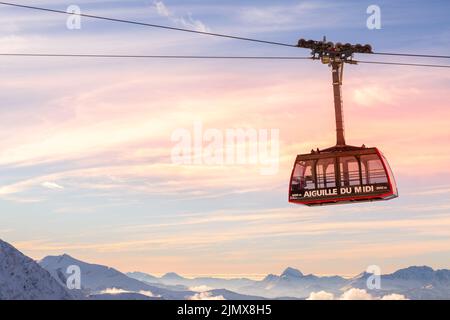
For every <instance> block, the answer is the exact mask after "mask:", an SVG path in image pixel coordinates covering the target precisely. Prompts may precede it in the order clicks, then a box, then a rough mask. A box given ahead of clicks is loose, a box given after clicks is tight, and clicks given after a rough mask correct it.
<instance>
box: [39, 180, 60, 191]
mask: <svg viewBox="0 0 450 320" xmlns="http://www.w3.org/2000/svg"><path fill="white" fill-rule="evenodd" d="M41 186H43V187H44V188H47V189H52V190H58V189H64V187H63V186H61V185H59V184H57V183H56V182H51V181H44V182H42V183H41Z"/></svg>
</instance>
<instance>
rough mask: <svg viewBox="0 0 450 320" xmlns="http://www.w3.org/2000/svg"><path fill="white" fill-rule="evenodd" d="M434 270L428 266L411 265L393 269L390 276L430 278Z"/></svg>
mask: <svg viewBox="0 0 450 320" xmlns="http://www.w3.org/2000/svg"><path fill="white" fill-rule="evenodd" d="M434 272H435V271H434V270H433V268H431V267H428V266H411V267H408V268H404V269H400V270H397V271H395V272H394V273H393V274H392V276H393V277H396V278H401V279H417V278H421V279H427V278H432V277H433V275H434Z"/></svg>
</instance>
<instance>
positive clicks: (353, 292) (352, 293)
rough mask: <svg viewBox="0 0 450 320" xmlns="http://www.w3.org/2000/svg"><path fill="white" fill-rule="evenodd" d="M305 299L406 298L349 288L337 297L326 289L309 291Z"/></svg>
mask: <svg viewBox="0 0 450 320" xmlns="http://www.w3.org/2000/svg"><path fill="white" fill-rule="evenodd" d="M306 300H407V299H406V297H405V296H404V295H402V294H397V293H392V294H388V295H385V296H382V297H381V298H380V297H375V296H373V295H371V294H370V293H368V292H367V291H366V290H365V289H358V288H351V289H349V290H347V291H345V292H344V293H343V294H342V295H341V296H340V297H339V298H335V296H334V294H333V293H330V292H326V291H318V292H311V293H310V295H309V297H308V298H307V299H306Z"/></svg>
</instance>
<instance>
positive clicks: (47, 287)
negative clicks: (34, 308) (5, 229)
mask: <svg viewBox="0 0 450 320" xmlns="http://www.w3.org/2000/svg"><path fill="white" fill-rule="evenodd" d="M71 299H72V296H71V295H70V293H69V292H68V291H67V290H66V289H65V288H64V287H63V286H62V285H60V283H58V281H56V280H55V279H54V278H53V277H52V276H51V275H50V274H49V273H48V272H47V271H46V270H44V269H43V268H42V267H40V266H39V265H38V264H37V263H36V262H35V261H34V260H32V259H30V258H28V257H27V256H25V255H23V254H22V253H21V252H20V251H18V250H17V249H15V248H14V247H13V246H11V245H10V244H8V243H6V242H4V241H2V240H0V300H71Z"/></svg>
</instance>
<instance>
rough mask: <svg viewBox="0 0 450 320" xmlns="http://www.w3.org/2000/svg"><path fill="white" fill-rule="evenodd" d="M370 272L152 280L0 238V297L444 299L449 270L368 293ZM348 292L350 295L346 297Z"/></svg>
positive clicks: (405, 272)
mask: <svg viewBox="0 0 450 320" xmlns="http://www.w3.org/2000/svg"><path fill="white" fill-rule="evenodd" d="M74 265H75V266H78V267H79V268H80V271H81V286H82V288H81V290H68V289H67V288H66V280H67V276H68V274H67V273H66V271H67V269H68V267H69V266H74ZM370 276H372V274H369V273H366V272H363V273H361V274H359V275H357V276H355V277H353V278H350V279H348V278H343V277H340V276H327V277H321V276H316V275H313V274H306V275H305V274H303V273H302V272H301V271H299V270H297V269H295V268H291V267H289V268H286V269H285V270H284V271H283V272H282V273H281V274H280V275H275V274H269V275H267V276H266V277H265V278H264V279H262V280H259V281H258V280H251V279H246V278H237V279H221V278H213V277H199V278H193V279H189V278H185V277H182V276H180V275H178V274H176V273H174V272H169V273H167V274H165V275H164V276H162V277H155V276H152V275H148V274H145V273H142V272H133V273H129V274H124V273H122V272H120V271H118V270H116V269H114V268H110V267H107V266H103V265H98V264H90V263H86V262H83V261H81V260H77V259H75V258H72V257H71V256H69V255H67V254H64V255H61V256H48V257H45V258H44V259H42V260H41V261H40V262H39V263H37V262H35V261H33V260H32V259H31V258H28V257H26V256H25V255H23V254H22V253H21V252H19V251H18V250H17V249H15V248H14V247H13V246H11V245H9V244H8V243H6V242H3V241H1V240H0V300H1V299H20V300H22V299H34V300H44V299H50V300H63V299H93V300H123V299H126V300H149V299H151V300H154V299H174V300H180V299H194V300H195V299H213V300H222V299H226V300H229V299H234V300H248V299H253V300H258V299H265V298H274V299H305V298H307V297H314V298H320V297H326V298H329V297H330V296H331V297H334V298H340V297H341V298H346V297H347V298H348V297H349V296H351V297H353V298H355V297H356V298H358V297H364V298H366V297H369V298H373V299H380V298H382V297H383V298H385V297H389V298H399V297H400V298H407V299H450V270H433V269H432V268H430V267H427V266H421V267H418V266H412V267H408V268H405V269H400V270H397V271H396V272H393V273H391V274H386V275H382V276H381V288H380V289H375V290H369V289H368V288H367V280H368V278H369V277H370ZM350 293H351V294H350Z"/></svg>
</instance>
